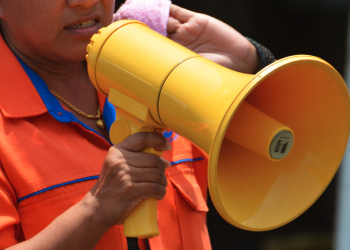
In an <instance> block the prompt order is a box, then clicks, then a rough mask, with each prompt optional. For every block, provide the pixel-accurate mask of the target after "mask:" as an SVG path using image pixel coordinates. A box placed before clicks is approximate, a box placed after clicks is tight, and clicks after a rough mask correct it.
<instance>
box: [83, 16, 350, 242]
mask: <svg viewBox="0 0 350 250" xmlns="http://www.w3.org/2000/svg"><path fill="white" fill-rule="evenodd" d="M87 52H88V55H87V62H88V71H89V76H90V79H91V81H92V82H93V84H94V85H95V87H96V88H97V89H98V90H99V91H101V92H102V93H104V94H105V95H106V96H108V97H109V101H110V102H111V103H112V104H114V105H115V106H116V107H117V108H118V109H117V116H118V118H117V121H116V122H115V123H114V124H113V125H112V127H111V132H110V135H111V140H112V142H113V143H118V142H120V141H121V140H123V139H124V138H125V137H127V136H128V135H130V134H132V133H136V132H138V131H154V129H155V128H164V127H166V128H170V129H172V130H174V131H175V132H176V133H178V134H180V135H182V136H184V137H186V138H187V139H189V140H190V141H191V142H192V143H194V144H195V145H196V146H198V147H199V148H200V149H201V150H202V151H203V152H205V153H206V154H207V155H208V156H209V170H208V180H209V191H210V194H211V197H212V200H213V203H214V205H215V207H216V209H217V210H218V212H219V213H220V215H221V216H222V217H223V218H224V219H225V220H226V221H227V222H229V223H231V224H232V225H234V226H236V227H239V228H242V229H246V230H252V231H263V230H270V229H273V228H277V227H279V226H282V225H284V224H286V223H288V222H290V221H292V220H293V219H295V218H296V217H297V216H299V215H300V214H302V213H303V212H304V211H305V210H306V209H307V208H309V207H310V206H311V205H312V204H313V203H314V202H315V201H316V199H317V198H318V197H319V196H320V195H321V194H322V192H323V191H324V190H325V188H326V187H327V186H328V184H329V182H330V181H331V180H332V178H333V176H334V175H335V173H336V171H337V169H338V167H339V165H340V163H341V160H342V157H343V154H344V152H345V148H346V145H347V141H348V137H349V122H350V120H349V118H350V116H349V94H348V89H347V87H346V84H345V82H344V81H343V79H342V77H341V76H340V75H339V74H338V72H337V71H336V70H335V69H334V68H333V67H332V66H331V65H329V64H328V63H326V62H325V61H323V60H321V59H319V58H316V57H312V56H304V55H299V56H292V57H287V58H284V59H281V60H279V61H276V62H275V63H273V64H271V65H269V66H268V67H266V68H264V69H263V70H261V71H260V72H258V73H257V74H255V75H250V74H243V73H239V72H235V71H232V70H229V69H227V68H225V67H222V66H220V65H218V64H216V63H213V62H211V61H209V60H207V59H205V58H203V57H201V56H199V55H197V54H196V53H194V52H192V51H190V50H188V49H186V48H184V47H182V46H181V45H179V44H177V43H175V42H173V41H171V40H169V39H168V38H166V37H163V36H161V35H159V34H158V33H156V32H154V31H152V30H151V29H150V28H148V27H147V26H146V25H145V24H143V23H140V22H138V21H132V20H128V21H118V22H116V23H113V24H111V25H110V26H108V27H107V28H103V29H101V30H100V31H99V33H98V34H96V35H94V36H93V37H92V39H91V43H90V44H89V45H88V48H87ZM150 152H152V150H150ZM153 153H157V152H156V151H154V150H153ZM156 214H157V209H156V200H155V199H150V200H146V201H144V202H143V203H142V204H140V206H139V207H137V208H136V209H135V210H134V211H133V212H132V213H131V214H130V215H129V216H128V218H127V219H126V220H125V222H124V234H125V235H126V236H129V237H145V238H147V237H153V236H155V235H157V234H158V228H157V218H156Z"/></svg>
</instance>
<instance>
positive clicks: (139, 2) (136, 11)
mask: <svg viewBox="0 0 350 250" xmlns="http://www.w3.org/2000/svg"><path fill="white" fill-rule="evenodd" d="M170 5H171V1H170V0H127V1H126V2H125V3H124V4H123V5H122V6H121V7H120V8H119V10H118V11H117V12H116V13H115V14H114V21H118V20H121V19H133V20H138V21H140V22H143V23H145V24H147V25H148V26H149V27H150V28H151V29H153V30H154V31H157V32H158V33H160V34H162V35H163V36H167V31H166V27H167V24H168V20H169V10H170Z"/></svg>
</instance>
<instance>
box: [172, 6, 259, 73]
mask: <svg viewBox="0 0 350 250" xmlns="http://www.w3.org/2000/svg"><path fill="white" fill-rule="evenodd" d="M167 32H168V37H169V38H170V39H172V40H173V41H175V42H177V43H179V44H181V45H183V46H185V47H187V48H188V49H191V50H192V51H194V52H196V53H198V54H199V55H202V56H204V57H206V58H207V59H209V60H212V61H214V62H216V63H218V64H221V65H222V66H225V67H227V68H230V69H233V70H235V71H239V72H243V73H255V72H256V71H257V69H258V65H259V60H258V56H257V53H256V49H255V47H254V46H253V45H252V44H251V43H250V42H249V41H248V40H247V39H246V38H245V37H244V36H242V35H241V34H240V33H239V32H237V31H236V30H235V29H233V28H232V27H230V26H229V25H227V24H225V23H223V22H221V21H219V20H217V19H215V18H213V17H210V16H207V15H204V14H199V13H195V12H192V11H189V10H186V9H184V8H181V7H179V6H176V5H171V7H170V17H169V22H168V26H167Z"/></svg>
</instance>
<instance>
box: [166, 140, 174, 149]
mask: <svg viewBox="0 0 350 250" xmlns="http://www.w3.org/2000/svg"><path fill="white" fill-rule="evenodd" d="M165 147H166V150H171V149H172V148H173V147H172V146H171V145H170V143H169V142H168V141H166V145H165Z"/></svg>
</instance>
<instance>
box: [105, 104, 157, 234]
mask: <svg viewBox="0 0 350 250" xmlns="http://www.w3.org/2000/svg"><path fill="white" fill-rule="evenodd" d="M159 127H160V126H158V127H154V126H151V125H149V124H145V123H143V122H142V121H140V120H139V119H137V118H136V117H134V116H132V115H130V114H129V113H128V112H126V111H124V110H123V109H117V119H116V121H115V122H114V123H113V124H112V126H111V128H110V131H109V134H110V139H111V141H112V143H113V144H117V143H119V142H121V141H123V140H124V139H125V138H126V137H128V136H129V135H131V134H135V133H138V132H154V131H155V130H156V129H157V128H159ZM142 152H145V153H150V154H155V155H157V156H159V157H160V156H161V155H162V151H160V150H157V149H155V148H152V147H147V148H145V149H144V150H142ZM124 235H125V236H126V237H140V238H152V237H154V236H158V235H159V230H158V224H157V200H156V199H155V198H149V199H146V200H143V201H142V202H141V203H140V204H139V205H137V206H136V207H135V208H134V210H133V211H132V212H131V213H130V214H129V215H128V216H127V217H126V219H125V220H124Z"/></svg>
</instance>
